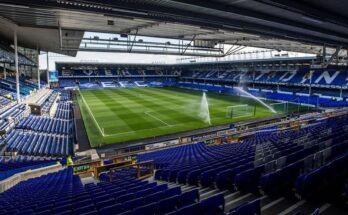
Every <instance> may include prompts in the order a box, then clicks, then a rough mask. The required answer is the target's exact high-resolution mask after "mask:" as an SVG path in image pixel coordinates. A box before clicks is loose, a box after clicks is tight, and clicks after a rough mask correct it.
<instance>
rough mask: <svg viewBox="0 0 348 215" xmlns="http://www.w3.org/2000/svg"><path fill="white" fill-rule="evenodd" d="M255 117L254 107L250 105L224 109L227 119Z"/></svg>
mask: <svg viewBox="0 0 348 215" xmlns="http://www.w3.org/2000/svg"><path fill="white" fill-rule="evenodd" d="M254 115H255V106H250V105H247V104H245V105H235V106H228V107H226V117H227V118H240V117H249V116H254Z"/></svg>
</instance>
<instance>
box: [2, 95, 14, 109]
mask: <svg viewBox="0 0 348 215" xmlns="http://www.w3.org/2000/svg"><path fill="white" fill-rule="evenodd" d="M10 103H11V100H10V99H8V98H5V97H2V96H0V109H1V108H3V107H5V106H7V105H9V104H10Z"/></svg>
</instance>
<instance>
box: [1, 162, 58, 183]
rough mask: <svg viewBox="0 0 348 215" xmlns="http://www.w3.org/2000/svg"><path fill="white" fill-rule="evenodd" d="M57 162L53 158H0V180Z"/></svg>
mask: <svg viewBox="0 0 348 215" xmlns="http://www.w3.org/2000/svg"><path fill="white" fill-rule="evenodd" d="M53 164H56V161H53V160H23V161H21V160H20V159H16V160H12V159H10V160H5V159H4V158H3V157H1V158H0V180H4V179H6V178H8V177H10V176H12V175H14V174H16V173H20V172H24V171H27V170H30V169H37V168H42V167H45V166H50V165H53Z"/></svg>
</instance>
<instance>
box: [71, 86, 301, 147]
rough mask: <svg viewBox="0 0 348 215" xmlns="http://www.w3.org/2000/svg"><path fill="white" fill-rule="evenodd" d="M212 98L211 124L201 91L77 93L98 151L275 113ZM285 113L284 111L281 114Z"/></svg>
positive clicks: (232, 98)
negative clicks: (204, 114) (231, 111)
mask: <svg viewBox="0 0 348 215" xmlns="http://www.w3.org/2000/svg"><path fill="white" fill-rule="evenodd" d="M207 98H208V104H209V112H210V117H211V125H209V124H208V123H207V122H205V120H203V119H202V118H201V116H200V104H201V99H202V92H201V91H194V90H187V89H180V88H132V89H125V88H122V89H104V90H82V91H79V93H78V94H77V101H78V102H79V106H80V110H81V113H82V117H83V120H84V124H85V127H86V131H87V135H88V138H89V142H90V144H91V146H92V147H98V146H103V145H107V144H114V143H120V142H125V141H130V140H136V139H143V138H153V137H156V136H160V135H165V134H172V133H176V132H182V131H190V130H194V129H199V128H205V127H209V126H215V125H222V124H228V123H231V122H237V121H244V120H248V119H254V118H260V117H267V116H272V115H275V113H272V112H271V111H269V110H268V109H267V108H265V107H263V106H262V105H260V104H259V103H257V102H255V101H254V100H252V99H249V98H243V97H239V96H231V95H222V94H216V93H210V92H207ZM269 103H272V102H269ZM273 103H274V102H273ZM231 107H232V109H234V108H233V107H236V108H235V115H233V116H230V115H228V114H226V113H227V110H229V109H231ZM281 107H283V105H281ZM246 108H248V109H246ZM288 110H289V112H291V110H294V111H295V110H296V111H297V110H298V106H297V105H289V108H288ZM284 111H285V109H282V108H280V110H278V111H277V113H276V114H283V113H284ZM237 112H240V113H239V114H238V115H236V113H237Z"/></svg>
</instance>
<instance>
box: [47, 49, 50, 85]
mask: <svg viewBox="0 0 348 215" xmlns="http://www.w3.org/2000/svg"><path fill="white" fill-rule="evenodd" d="M48 70H49V59H48V51H47V71H46V76H47V80H46V81H47V85H48V87H49V80H50V79H49V74H48Z"/></svg>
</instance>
